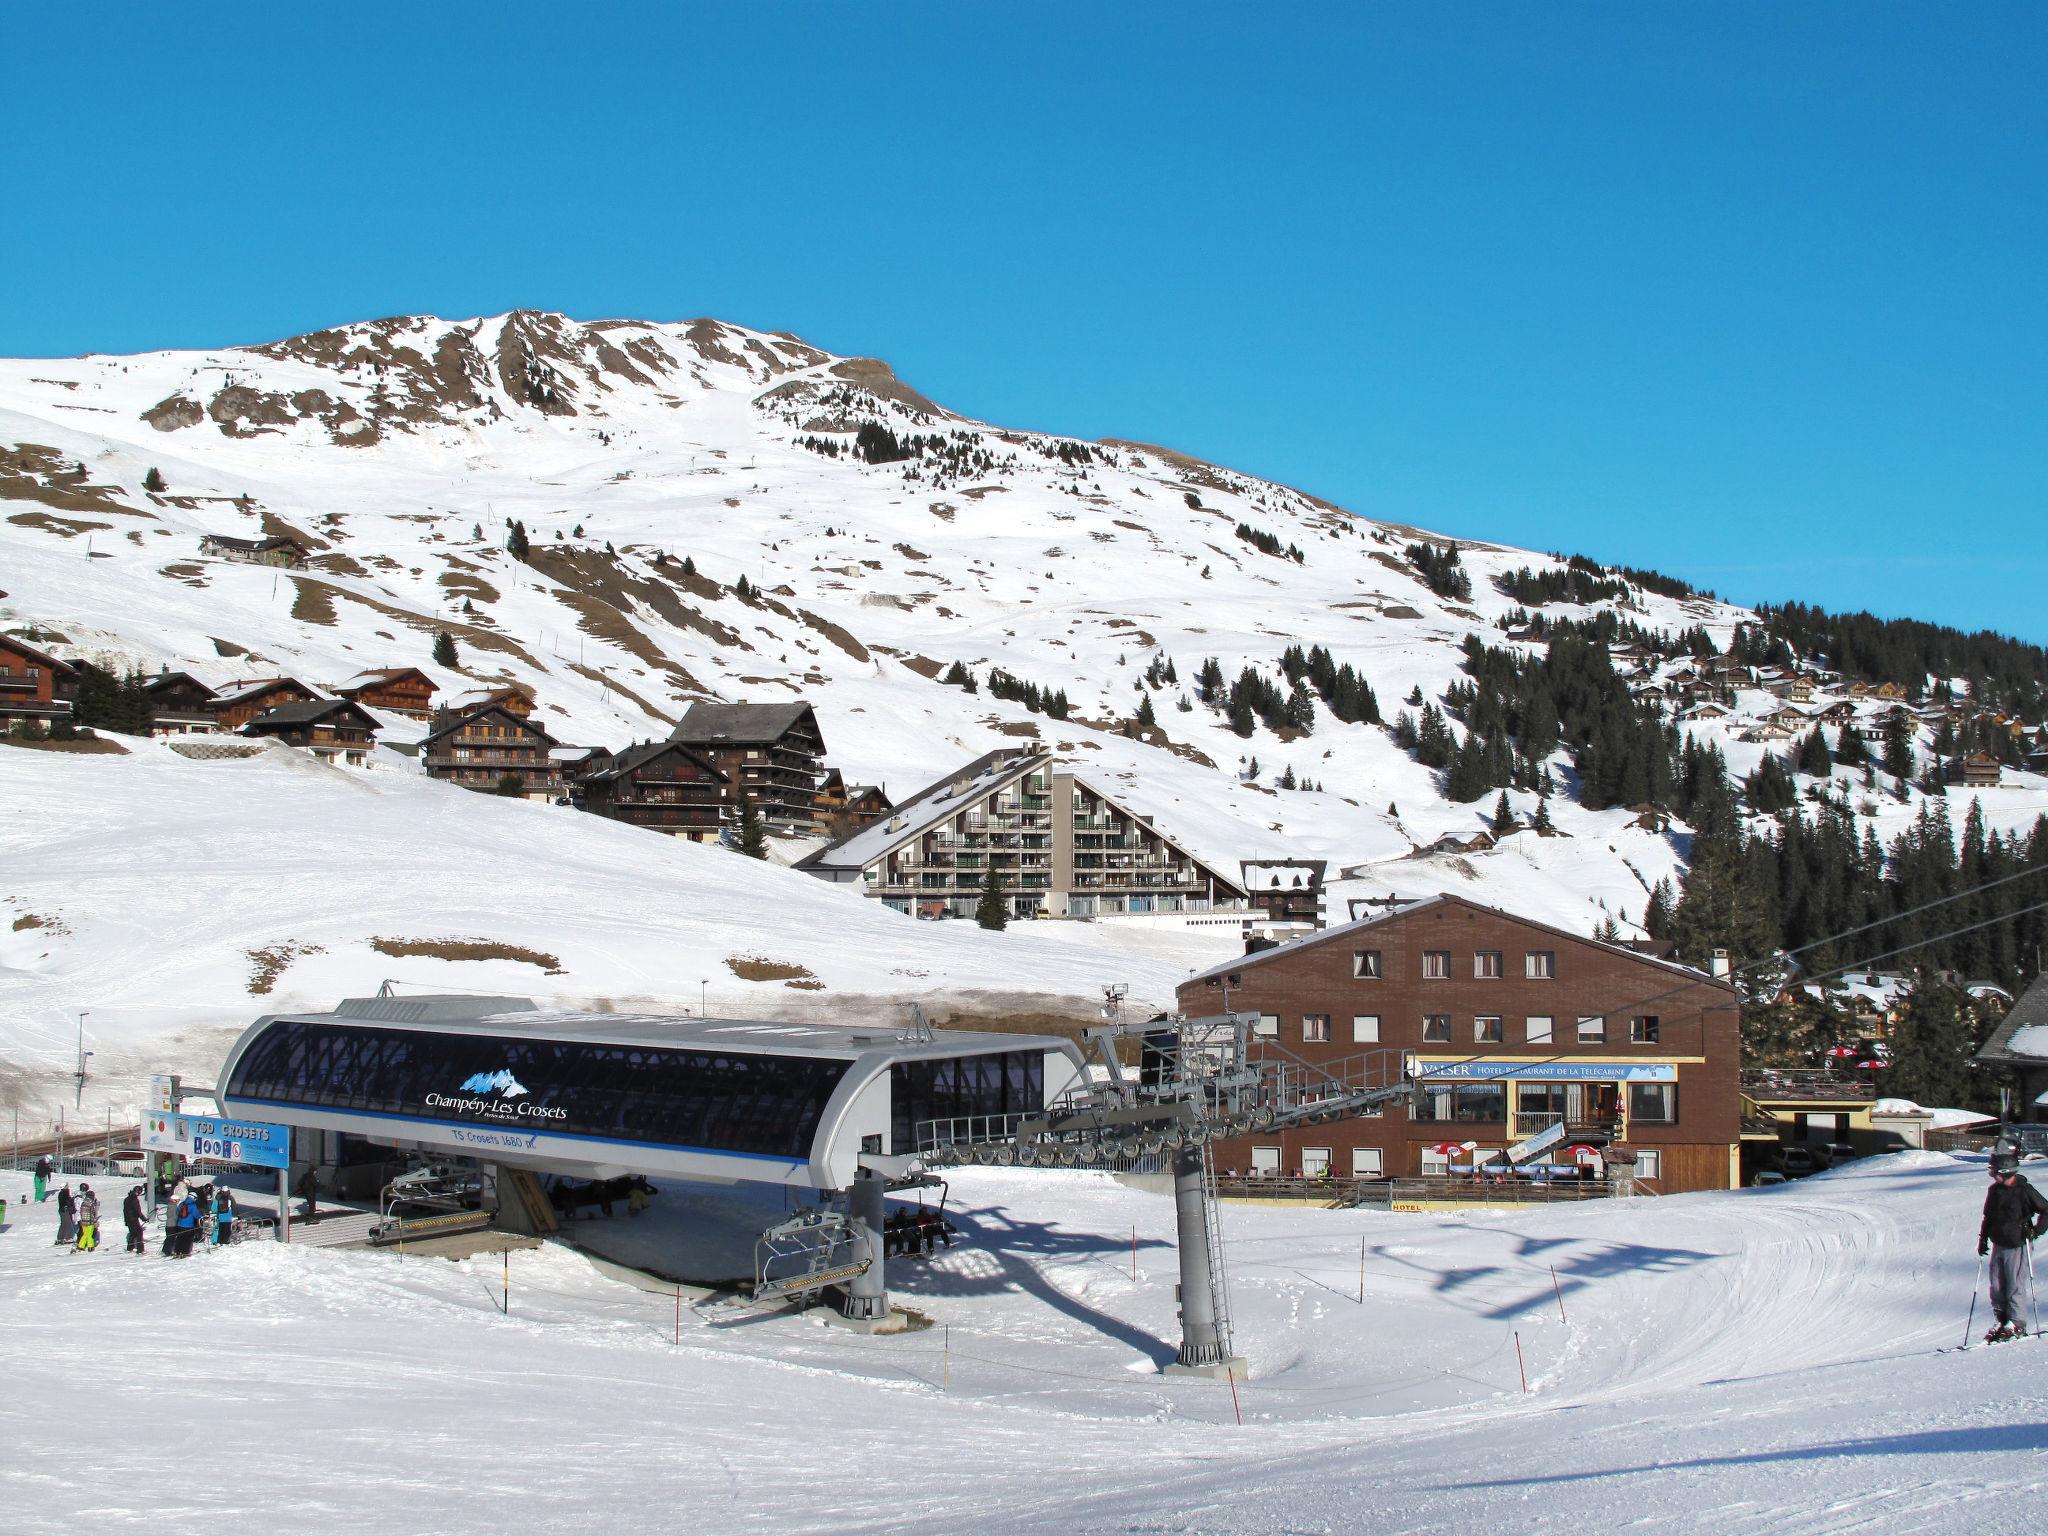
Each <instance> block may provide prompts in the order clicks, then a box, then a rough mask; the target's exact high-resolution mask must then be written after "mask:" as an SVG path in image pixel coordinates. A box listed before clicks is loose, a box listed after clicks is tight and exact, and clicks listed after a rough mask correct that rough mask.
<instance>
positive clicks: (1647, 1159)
mask: <svg viewBox="0 0 2048 1536" xmlns="http://www.w3.org/2000/svg"><path fill="white" fill-rule="evenodd" d="M1636 1177H1637V1178H1639V1179H1661V1178H1663V1177H1664V1154H1663V1153H1661V1152H1638V1153H1637V1154H1636Z"/></svg>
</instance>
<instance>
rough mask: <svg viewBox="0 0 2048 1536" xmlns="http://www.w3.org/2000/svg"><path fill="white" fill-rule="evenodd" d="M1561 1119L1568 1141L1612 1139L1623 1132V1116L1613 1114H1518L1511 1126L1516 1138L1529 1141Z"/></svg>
mask: <svg viewBox="0 0 2048 1536" xmlns="http://www.w3.org/2000/svg"><path fill="white" fill-rule="evenodd" d="M1559 1121H1563V1122H1564V1134H1565V1139H1566V1140H1567V1141H1580V1140H1588V1139H1593V1140H1601V1141H1611V1140H1613V1139H1614V1138H1615V1137H1616V1136H1619V1135H1620V1134H1621V1116H1620V1115H1618V1114H1613V1115H1569V1116H1567V1115H1559V1114H1534V1115H1516V1116H1515V1120H1514V1125H1513V1126H1512V1127H1511V1129H1512V1131H1513V1133H1514V1137H1515V1140H1517V1141H1527V1140H1528V1139H1529V1138H1530V1137H1531V1136H1540V1135H1542V1134H1543V1132H1545V1131H1547V1130H1549V1129H1550V1128H1551V1127H1552V1126H1553V1125H1556V1124H1557V1123H1558V1122H1559Z"/></svg>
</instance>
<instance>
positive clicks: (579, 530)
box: [569, 523, 583, 539]
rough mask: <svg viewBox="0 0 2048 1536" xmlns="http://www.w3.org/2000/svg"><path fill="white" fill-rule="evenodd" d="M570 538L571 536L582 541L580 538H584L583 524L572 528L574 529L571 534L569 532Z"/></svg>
mask: <svg viewBox="0 0 2048 1536" xmlns="http://www.w3.org/2000/svg"><path fill="white" fill-rule="evenodd" d="M569 536H570V537H571V538H576V539H580V538H582V537H583V525H582V524H581V523H578V524H577V525H576V526H575V527H574V528H572V529H571V530H570V532H569Z"/></svg>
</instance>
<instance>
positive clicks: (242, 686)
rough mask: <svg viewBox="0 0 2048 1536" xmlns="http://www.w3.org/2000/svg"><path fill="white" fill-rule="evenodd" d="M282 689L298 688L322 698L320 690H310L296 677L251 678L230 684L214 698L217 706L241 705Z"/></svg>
mask: <svg viewBox="0 0 2048 1536" xmlns="http://www.w3.org/2000/svg"><path fill="white" fill-rule="evenodd" d="M280 688H296V689H298V690H299V692H301V693H305V694H311V695H312V696H313V697H314V698H316V699H317V698H319V697H320V690H319V689H318V688H309V687H307V686H306V685H305V684H304V683H302V682H300V681H299V680H298V679H297V678H296V677H251V678H245V679H244V680H242V681H241V682H237V683H229V684H228V685H227V686H226V687H224V688H222V689H219V690H218V691H217V692H216V693H215V694H214V696H213V701H214V703H215V704H240V703H246V702H248V701H249V700H250V699H254V698H260V697H261V696H262V695H264V694H266V693H275V692H276V691H277V690H278V689H280Z"/></svg>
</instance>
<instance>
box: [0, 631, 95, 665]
mask: <svg viewBox="0 0 2048 1536" xmlns="http://www.w3.org/2000/svg"><path fill="white" fill-rule="evenodd" d="M0 645H4V646H6V647H7V648H8V649H9V650H10V651H18V652H20V653H21V654H22V655H23V656H26V657H27V658H28V659H29V660H30V661H33V662H35V663H37V664H38V665H39V666H45V667H48V668H50V670H51V671H53V672H76V671H77V670H78V668H77V667H76V666H75V665H74V664H73V663H71V662H68V661H66V660H64V659H63V658H62V657H61V656H52V655H51V654H50V653H49V652H48V651H45V650H40V649H38V648H37V647H35V646H33V645H30V644H29V643H28V642H27V641H26V640H24V639H22V638H21V636H19V635H0Z"/></svg>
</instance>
